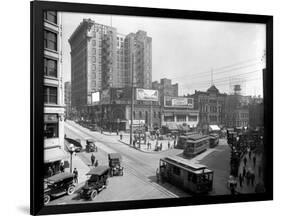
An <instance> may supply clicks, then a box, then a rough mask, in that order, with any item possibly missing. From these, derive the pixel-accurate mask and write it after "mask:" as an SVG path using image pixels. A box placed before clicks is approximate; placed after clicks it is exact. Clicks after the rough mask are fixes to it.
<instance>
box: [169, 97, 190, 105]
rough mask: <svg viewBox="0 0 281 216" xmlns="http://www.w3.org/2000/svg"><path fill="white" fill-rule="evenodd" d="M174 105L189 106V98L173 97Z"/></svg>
mask: <svg viewBox="0 0 281 216" xmlns="http://www.w3.org/2000/svg"><path fill="white" fill-rule="evenodd" d="M172 106H187V98H180V97H178V98H172Z"/></svg>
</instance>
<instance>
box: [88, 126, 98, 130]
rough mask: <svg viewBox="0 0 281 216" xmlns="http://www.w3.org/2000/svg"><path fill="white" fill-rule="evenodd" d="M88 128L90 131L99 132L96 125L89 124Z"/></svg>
mask: <svg viewBox="0 0 281 216" xmlns="http://www.w3.org/2000/svg"><path fill="white" fill-rule="evenodd" d="M88 128H89V129H90V130H91V131H98V130H99V128H98V126H97V124H89V126H88Z"/></svg>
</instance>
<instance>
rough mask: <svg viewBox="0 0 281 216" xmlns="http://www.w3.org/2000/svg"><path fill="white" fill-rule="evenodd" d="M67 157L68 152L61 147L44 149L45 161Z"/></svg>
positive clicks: (49, 161)
mask: <svg viewBox="0 0 281 216" xmlns="http://www.w3.org/2000/svg"><path fill="white" fill-rule="evenodd" d="M66 158H67V154H66V153H65V152H64V151H63V150H62V149H61V148H49V149H44V163H51V162H55V161H59V160H64V159H66Z"/></svg>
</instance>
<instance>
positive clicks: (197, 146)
mask: <svg viewBox="0 0 281 216" xmlns="http://www.w3.org/2000/svg"><path fill="white" fill-rule="evenodd" d="M209 143H210V138H209V136H207V135H199V134H195V135H191V136H189V137H188V139H187V140H186V144H185V148H184V152H183V153H184V155H185V156H187V157H194V156H196V155H198V154H200V153H201V152H203V151H205V150H207V148H208V147H209Z"/></svg>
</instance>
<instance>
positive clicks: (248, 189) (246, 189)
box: [236, 152, 264, 194]
mask: <svg viewBox="0 0 281 216" xmlns="http://www.w3.org/2000/svg"><path fill="white" fill-rule="evenodd" d="M254 156H255V157H256V165H255V166H254V162H253V157H254ZM244 158H246V159H247V163H246V166H245V169H246V172H247V171H249V172H251V173H253V174H254V176H255V179H254V181H253V184H252V182H251V180H247V178H246V177H244V178H243V183H242V187H240V182H239V178H237V187H236V191H237V192H238V193H242V194H244V193H256V191H255V189H256V186H257V185H258V184H259V185H260V184H261V185H264V182H263V170H262V155H261V154H256V153H254V152H252V154H251V159H250V158H249V153H246V154H245V155H244V156H243V158H242V159H241V162H240V166H239V171H238V176H239V174H240V173H241V174H242V175H243V167H244Z"/></svg>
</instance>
